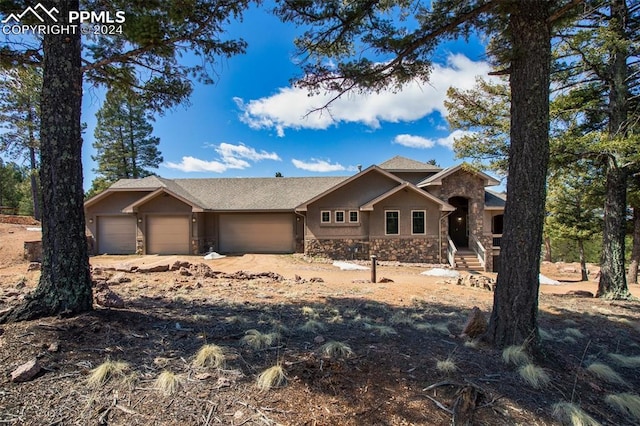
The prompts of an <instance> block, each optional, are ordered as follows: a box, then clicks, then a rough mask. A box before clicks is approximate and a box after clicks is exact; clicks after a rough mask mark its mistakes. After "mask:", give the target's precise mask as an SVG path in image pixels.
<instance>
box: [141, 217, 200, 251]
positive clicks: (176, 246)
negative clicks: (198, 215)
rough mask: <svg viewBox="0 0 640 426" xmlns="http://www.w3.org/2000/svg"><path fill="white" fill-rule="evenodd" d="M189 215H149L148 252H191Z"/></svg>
mask: <svg viewBox="0 0 640 426" xmlns="http://www.w3.org/2000/svg"><path fill="white" fill-rule="evenodd" d="M189 225H190V222H189V216H147V232H146V235H145V238H146V241H147V254H189V236H190V232H189V231H190V226H189Z"/></svg>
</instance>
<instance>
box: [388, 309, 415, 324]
mask: <svg viewBox="0 0 640 426" xmlns="http://www.w3.org/2000/svg"><path fill="white" fill-rule="evenodd" d="M389 322H390V323H391V324H393V325H413V323H414V322H415V321H414V320H413V319H412V318H411V317H410V316H409V315H407V314H406V313H404V312H396V313H395V314H393V315H392V316H391V318H389Z"/></svg>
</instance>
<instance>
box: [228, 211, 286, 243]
mask: <svg viewBox="0 0 640 426" xmlns="http://www.w3.org/2000/svg"><path fill="white" fill-rule="evenodd" d="M294 240H295V233H294V222H293V215H291V214H275V213H268V214H267V213H265V214H222V215H220V251H221V252H223V253H292V252H293V251H294Z"/></svg>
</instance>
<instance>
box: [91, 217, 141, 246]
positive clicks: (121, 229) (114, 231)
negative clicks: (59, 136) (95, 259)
mask: <svg viewBox="0 0 640 426" xmlns="http://www.w3.org/2000/svg"><path fill="white" fill-rule="evenodd" d="M97 221H98V235H97V240H98V254H105V253H108V254H133V253H135V252H136V218H135V216H98V218H97Z"/></svg>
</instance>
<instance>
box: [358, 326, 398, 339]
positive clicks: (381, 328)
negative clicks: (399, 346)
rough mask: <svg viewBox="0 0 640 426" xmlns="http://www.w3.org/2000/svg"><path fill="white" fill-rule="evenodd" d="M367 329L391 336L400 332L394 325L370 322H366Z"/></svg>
mask: <svg viewBox="0 0 640 426" xmlns="http://www.w3.org/2000/svg"><path fill="white" fill-rule="evenodd" d="M364 329H365V330H371V331H373V332H374V333H378V335H379V336H382V337H385V336H391V335H393V334H398V332H397V331H396V330H395V328H393V327H389V326H388V325H379V324H369V323H364Z"/></svg>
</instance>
